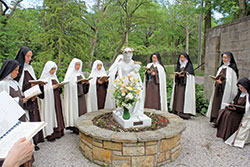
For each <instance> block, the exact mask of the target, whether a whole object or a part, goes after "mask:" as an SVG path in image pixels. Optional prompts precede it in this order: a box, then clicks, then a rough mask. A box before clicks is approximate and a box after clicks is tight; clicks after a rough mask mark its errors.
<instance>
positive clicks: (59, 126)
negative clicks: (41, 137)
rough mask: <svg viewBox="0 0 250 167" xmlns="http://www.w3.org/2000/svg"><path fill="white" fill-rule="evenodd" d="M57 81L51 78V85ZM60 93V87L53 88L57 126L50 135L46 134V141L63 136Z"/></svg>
mask: <svg viewBox="0 0 250 167" xmlns="http://www.w3.org/2000/svg"><path fill="white" fill-rule="evenodd" d="M57 83H58V82H57V81H56V80H52V85H56V84H57ZM61 93H62V88H56V89H54V100H55V111H56V120H57V127H56V128H54V132H53V133H52V135H50V136H47V137H46V138H47V140H48V141H54V140H55V139H59V138H61V137H62V136H64V128H65V125H64V120H63V113H62V102H61V97H60V94H61Z"/></svg>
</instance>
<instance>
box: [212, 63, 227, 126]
mask: <svg viewBox="0 0 250 167" xmlns="http://www.w3.org/2000/svg"><path fill="white" fill-rule="evenodd" d="M226 71H227V69H226V68H225V69H222V70H221V71H220V74H219V75H218V76H224V78H225V76H226ZM221 81H222V84H219V83H217V82H215V84H214V86H215V89H214V99H213V101H212V109H211V116H210V122H214V123H215V122H216V119H217V117H218V113H219V110H220V107H221V102H222V97H223V94H224V89H225V85H226V79H223V77H222V79H221Z"/></svg>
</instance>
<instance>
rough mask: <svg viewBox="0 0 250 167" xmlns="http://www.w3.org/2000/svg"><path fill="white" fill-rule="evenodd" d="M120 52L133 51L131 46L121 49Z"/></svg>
mask: <svg viewBox="0 0 250 167" xmlns="http://www.w3.org/2000/svg"><path fill="white" fill-rule="evenodd" d="M121 51H122V53H131V52H134V49H133V48H125V49H121Z"/></svg>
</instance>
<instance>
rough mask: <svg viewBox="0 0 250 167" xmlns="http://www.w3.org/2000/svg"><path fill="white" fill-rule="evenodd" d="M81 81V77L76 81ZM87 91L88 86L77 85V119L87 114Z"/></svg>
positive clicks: (79, 83)
mask: <svg viewBox="0 0 250 167" xmlns="http://www.w3.org/2000/svg"><path fill="white" fill-rule="evenodd" d="M80 79H82V77H81V76H78V77H77V80H80ZM88 91H89V84H82V83H81V82H78V83H77V92H78V115H79V117H80V116H81V115H83V114H86V113H87V105H86V100H85V94H87V93H88Z"/></svg>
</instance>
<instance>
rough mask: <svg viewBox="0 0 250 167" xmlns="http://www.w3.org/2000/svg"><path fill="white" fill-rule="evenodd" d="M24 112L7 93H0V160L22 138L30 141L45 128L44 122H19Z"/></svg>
mask: <svg viewBox="0 0 250 167" xmlns="http://www.w3.org/2000/svg"><path fill="white" fill-rule="evenodd" d="M23 114H25V111H24V110H23V109H22V108H21V107H20V106H19V104H18V103H16V102H15V100H14V99H13V98H12V97H10V96H9V95H8V93H7V92H5V91H2V92H1V93H0V148H1V149H0V160H2V159H5V157H6V156H7V154H8V152H9V150H10V149H11V147H12V146H13V145H14V144H15V143H16V142H17V141H18V140H19V139H20V138H22V137H26V139H28V140H30V139H32V137H33V136H34V135H36V133H37V132H39V131H40V130H41V129H42V128H43V127H45V126H46V124H47V123H45V122H21V121H19V120H18V119H19V118H20V117H21V116H22V115H23Z"/></svg>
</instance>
